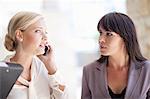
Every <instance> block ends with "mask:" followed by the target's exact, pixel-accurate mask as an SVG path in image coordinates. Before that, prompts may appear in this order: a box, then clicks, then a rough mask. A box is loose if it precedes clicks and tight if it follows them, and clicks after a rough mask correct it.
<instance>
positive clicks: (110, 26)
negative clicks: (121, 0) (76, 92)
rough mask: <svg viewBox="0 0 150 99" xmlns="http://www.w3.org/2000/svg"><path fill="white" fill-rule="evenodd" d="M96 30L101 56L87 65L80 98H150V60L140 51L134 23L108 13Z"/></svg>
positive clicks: (125, 17) (115, 14)
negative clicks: (98, 34)
mask: <svg viewBox="0 0 150 99" xmlns="http://www.w3.org/2000/svg"><path fill="white" fill-rule="evenodd" d="M97 29H98V31H99V33H100V36H99V47H100V53H101V57H100V58H99V59H98V60H96V61H94V62H93V63H91V64H89V65H87V66H84V69H83V77H82V96H81V99H150V61H148V60H147V59H146V58H144V57H143V56H142V54H141V52H140V47H139V43H138V40H137V35H136V29H135V26H134V23H133V21H132V20H131V19H130V18H129V17H128V16H127V15H125V14H123V13H117V12H113V13H108V14H106V15H104V16H103V17H102V18H101V19H100V21H99V22H98V25H97Z"/></svg>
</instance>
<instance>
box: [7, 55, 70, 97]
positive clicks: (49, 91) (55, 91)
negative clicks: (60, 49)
mask: <svg viewBox="0 0 150 99" xmlns="http://www.w3.org/2000/svg"><path fill="white" fill-rule="evenodd" d="M11 57H12V56H8V57H7V58H6V59H5V61H7V62H10V58H11ZM18 81H19V82H21V83H23V84H24V85H25V86H23V85H16V84H15V85H14V86H13V88H12V90H11V91H10V93H9V95H8V97H7V99H68V91H67V88H66V87H65V90H64V91H61V90H60V89H59V85H58V84H63V82H62V80H61V79H60V77H59V72H58V71H57V72H56V73H55V74H54V75H49V74H48V71H47V69H46V68H45V66H44V64H43V62H42V61H41V60H40V59H39V58H38V57H36V56H35V57H34V58H33V60H32V64H31V81H30V82H29V81H27V80H26V79H24V78H22V77H21V76H20V77H19V78H18Z"/></svg>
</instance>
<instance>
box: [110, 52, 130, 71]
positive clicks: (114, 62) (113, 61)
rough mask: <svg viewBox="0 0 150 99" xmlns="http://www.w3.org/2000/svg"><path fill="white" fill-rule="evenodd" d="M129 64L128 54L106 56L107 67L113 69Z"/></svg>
mask: <svg viewBox="0 0 150 99" xmlns="http://www.w3.org/2000/svg"><path fill="white" fill-rule="evenodd" d="M128 65H129V56H128V55H118V54H117V55H116V56H109V58H108V67H110V68H113V69H123V68H125V67H128Z"/></svg>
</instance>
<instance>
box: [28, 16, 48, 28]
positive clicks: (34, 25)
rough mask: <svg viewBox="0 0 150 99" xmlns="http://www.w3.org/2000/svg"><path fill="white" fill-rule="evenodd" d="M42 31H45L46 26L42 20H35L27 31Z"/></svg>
mask: <svg viewBox="0 0 150 99" xmlns="http://www.w3.org/2000/svg"><path fill="white" fill-rule="evenodd" d="M36 28H39V29H44V30H46V24H45V21H44V20H43V19H40V20H37V21H36V22H34V23H32V24H31V25H30V26H29V27H28V28H27V29H36Z"/></svg>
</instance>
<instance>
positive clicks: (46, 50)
mask: <svg viewBox="0 0 150 99" xmlns="http://www.w3.org/2000/svg"><path fill="white" fill-rule="evenodd" d="M47 53H48V46H45V52H44V54H43V55H44V56H45V55H46V54H47Z"/></svg>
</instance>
